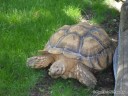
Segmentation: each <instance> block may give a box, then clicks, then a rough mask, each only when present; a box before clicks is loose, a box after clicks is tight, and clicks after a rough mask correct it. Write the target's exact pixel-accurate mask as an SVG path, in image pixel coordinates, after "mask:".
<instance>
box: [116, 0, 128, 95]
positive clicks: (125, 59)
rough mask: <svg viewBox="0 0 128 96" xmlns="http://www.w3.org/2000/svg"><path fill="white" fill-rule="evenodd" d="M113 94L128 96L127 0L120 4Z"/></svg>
mask: <svg viewBox="0 0 128 96" xmlns="http://www.w3.org/2000/svg"><path fill="white" fill-rule="evenodd" d="M117 65H118V66H117V73H116V78H115V80H116V81H115V93H114V96H128V0H126V2H125V3H124V4H123V5H122V8H121V15H120V28H119V46H118V64H117Z"/></svg>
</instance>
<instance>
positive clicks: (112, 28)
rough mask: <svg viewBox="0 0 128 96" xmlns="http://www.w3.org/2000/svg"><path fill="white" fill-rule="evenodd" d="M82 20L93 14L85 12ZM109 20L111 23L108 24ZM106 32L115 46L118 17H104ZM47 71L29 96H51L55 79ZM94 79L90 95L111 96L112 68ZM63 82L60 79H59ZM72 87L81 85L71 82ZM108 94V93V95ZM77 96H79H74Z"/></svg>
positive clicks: (103, 25)
mask: <svg viewBox="0 0 128 96" xmlns="http://www.w3.org/2000/svg"><path fill="white" fill-rule="evenodd" d="M83 17H84V18H83V19H84V20H90V19H91V18H92V17H93V13H92V12H91V10H88V11H86V14H83ZM110 20H111V22H110ZM100 26H102V27H103V28H104V29H105V30H106V31H108V32H109V36H110V37H111V38H112V39H114V42H115V43H116V44H115V45H117V42H118V40H117V38H118V35H117V34H118V26H119V15H118V16H117V17H116V18H112V17H111V15H108V16H106V19H105V20H104V21H103V22H102V23H101V24H100ZM47 72H48V71H47V69H46V70H45V76H41V77H40V78H39V80H38V82H37V83H36V84H35V86H34V88H32V89H31V91H30V96H51V93H50V92H51V89H50V87H51V86H52V84H53V83H54V82H55V79H53V78H51V77H50V76H48V74H47ZM95 76H96V78H98V84H97V86H96V87H95V89H93V90H92V91H91V92H90V94H91V95H92V96H113V94H112V92H113V89H114V75H113V67H112V66H110V67H109V68H107V69H106V70H104V71H102V72H98V73H96V74H95ZM59 79H60V80H61V81H63V80H62V79H61V78H59ZM72 82H73V87H74V91H75V89H78V88H79V87H80V86H82V87H84V86H83V85H81V84H80V83H79V82H77V81H75V80H73V81H72ZM103 92H105V93H103ZM109 92H110V93H109ZM74 96H79V95H77V94H76V95H74Z"/></svg>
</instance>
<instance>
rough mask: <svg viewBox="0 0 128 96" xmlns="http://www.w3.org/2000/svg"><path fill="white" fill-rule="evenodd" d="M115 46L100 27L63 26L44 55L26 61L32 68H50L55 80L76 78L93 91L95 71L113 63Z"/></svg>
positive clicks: (80, 24) (83, 23)
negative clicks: (58, 78)
mask: <svg viewBox="0 0 128 96" xmlns="http://www.w3.org/2000/svg"><path fill="white" fill-rule="evenodd" d="M113 53H114V49H113V45H112V42H111V40H110V38H109V37H108V35H107V33H106V32H105V31H104V30H103V29H102V28H100V27H99V26H93V25H90V24H88V23H86V22H81V23H79V24H76V25H64V26H63V27H61V28H60V29H59V30H58V31H57V32H56V33H55V34H54V35H53V36H52V37H51V38H50V40H49V41H48V43H47V44H46V46H45V48H44V50H42V55H40V56H34V57H30V58H28V59H27V65H28V66H29V67H31V68H45V67H47V66H49V65H51V67H50V69H49V75H50V76H51V77H53V78H57V77H62V78H64V79H66V78H74V79H77V80H79V82H81V83H82V84H85V85H86V86H89V87H94V86H95V85H96V83H97V79H96V78H95V76H94V75H93V72H94V70H95V71H100V70H103V69H105V68H106V67H108V66H109V65H110V64H111V63H112V55H113Z"/></svg>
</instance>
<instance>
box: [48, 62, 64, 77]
mask: <svg viewBox="0 0 128 96" xmlns="http://www.w3.org/2000/svg"><path fill="white" fill-rule="evenodd" d="M64 72H65V63H64V62H62V61H61V60H58V61H56V62H55V63H53V64H52V65H51V67H50V69H49V75H50V76H51V77H53V78H58V77H60V76H62V75H63V73H64Z"/></svg>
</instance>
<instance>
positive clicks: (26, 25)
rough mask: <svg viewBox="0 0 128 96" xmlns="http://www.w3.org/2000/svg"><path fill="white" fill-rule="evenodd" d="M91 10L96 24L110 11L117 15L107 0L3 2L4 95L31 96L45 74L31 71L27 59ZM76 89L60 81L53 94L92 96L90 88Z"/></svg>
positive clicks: (0, 66)
mask: <svg viewBox="0 0 128 96" xmlns="http://www.w3.org/2000/svg"><path fill="white" fill-rule="evenodd" d="M99 1H100V2H99ZM88 8H91V10H92V11H93V12H94V17H93V18H92V20H91V22H94V23H101V22H102V21H103V20H105V17H104V16H107V15H108V12H110V13H111V14H112V16H113V17H114V16H116V11H113V9H111V8H109V7H108V5H106V3H105V2H104V0H94V1H93V0H83V1H81V0H0V96H28V94H29V91H30V88H31V87H32V86H34V84H35V83H36V81H37V80H38V76H39V75H42V74H41V73H42V71H40V70H39V71H38V70H32V69H29V68H27V67H26V59H27V58H28V57H30V56H33V55H36V54H38V53H37V50H38V49H42V48H43V47H44V45H45V43H46V42H47V41H48V39H49V38H50V36H51V35H52V34H53V33H54V32H55V30H56V29H57V28H59V27H61V26H62V25H64V24H75V23H78V22H79V21H80V18H82V15H81V13H82V11H83V10H88ZM101 9H102V10H101ZM65 85H66V86H65ZM58 87H61V88H63V90H62V91H63V92H62V93H63V95H60V93H59V92H61V91H60V90H61V89H60V90H58ZM76 90H77V89H73V85H72V81H71V82H70V83H68V81H62V82H61V80H60V81H59V80H57V81H56V82H55V83H54V84H53V85H52V87H51V94H52V96H85V94H86V93H87V94H88V89H87V88H86V87H85V88H84V87H80V89H78V90H77V91H76ZM57 94H58V95H57ZM73 94H77V95H73Z"/></svg>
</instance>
